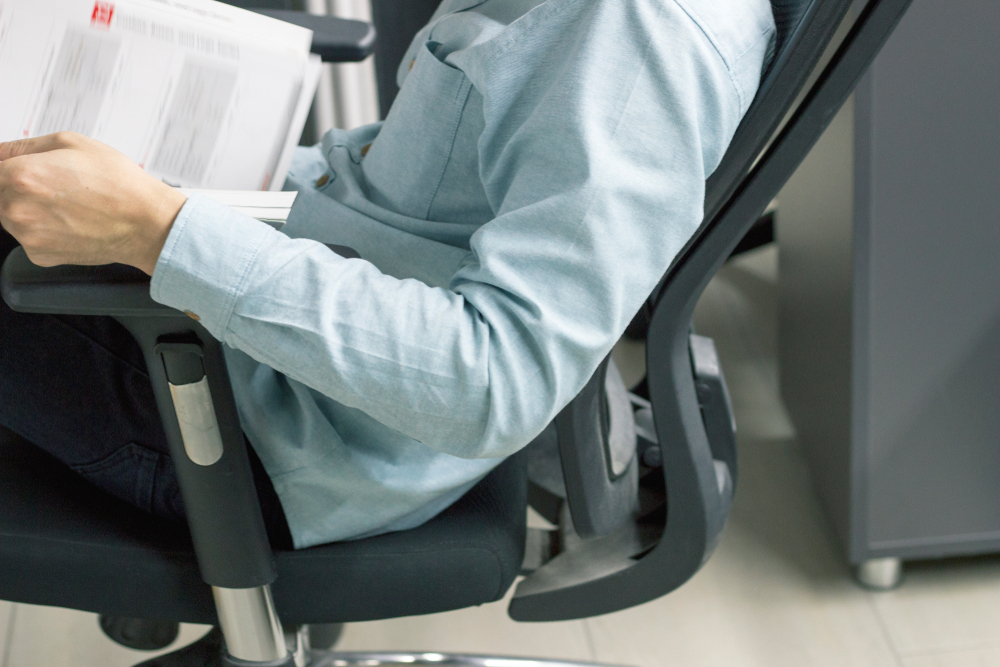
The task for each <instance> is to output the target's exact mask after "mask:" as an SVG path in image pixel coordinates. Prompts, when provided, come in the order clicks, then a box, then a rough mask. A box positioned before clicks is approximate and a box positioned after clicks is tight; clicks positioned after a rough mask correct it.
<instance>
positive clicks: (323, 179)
mask: <svg viewBox="0 0 1000 667" xmlns="http://www.w3.org/2000/svg"><path fill="white" fill-rule="evenodd" d="M329 182H330V177H329V176H327V175H326V174H323V175H322V176H320V177H319V178H318V179H316V187H317V188H321V187H323V186H324V185H326V184H327V183H329Z"/></svg>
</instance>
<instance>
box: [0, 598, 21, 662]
mask: <svg viewBox="0 0 1000 667" xmlns="http://www.w3.org/2000/svg"><path fill="white" fill-rule="evenodd" d="M17 607H18V605H16V604H14V605H11V608H10V616H9V617H8V618H7V630H6V632H4V647H3V656H0V667H7V662H8V661H9V660H10V649H11V646H13V644H14V621H15V620H16V619H17Z"/></svg>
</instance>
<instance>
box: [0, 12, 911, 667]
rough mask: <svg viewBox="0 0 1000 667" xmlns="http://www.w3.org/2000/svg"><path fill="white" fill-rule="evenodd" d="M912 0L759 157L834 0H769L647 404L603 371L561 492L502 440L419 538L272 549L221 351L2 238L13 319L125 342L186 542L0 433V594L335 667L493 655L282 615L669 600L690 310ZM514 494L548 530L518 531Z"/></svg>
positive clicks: (244, 656)
mask: <svg viewBox="0 0 1000 667" xmlns="http://www.w3.org/2000/svg"><path fill="white" fill-rule="evenodd" d="M909 2H910V0H870V2H869V3H868V4H867V6H866V7H865V8H864V9H863V10H862V11H861V13H860V15H859V16H858V18H857V20H856V21H855V23H854V26H853V28H852V30H851V31H850V33H849V34H848V37H847V38H846V40H845V41H844V43H843V44H842V45H841V46H840V48H839V50H838V51H837V53H836V55H835V56H834V58H833V60H832V61H831V62H830V64H829V65H828V66H827V67H826V68H825V69H824V71H823V73H822V75H821V76H820V77H819V79H818V81H817V82H816V83H815V84H814V86H813V88H812V89H811V90H810V92H809V93H808V94H807V95H806V96H805V97H804V99H803V101H802V102H801V103H800V105H799V106H798V108H797V110H796V111H795V113H794V114H793V116H792V117H791V119H790V121H789V122H788V123H787V124H786V125H785V127H784V128H783V129H782V130H781V132H780V133H779V134H778V136H777V137H776V138H774V140H773V141H771V143H770V146H769V147H768V148H767V150H766V151H765V152H764V154H763V156H761V157H760V159H759V160H757V161H756V163H754V160H755V158H757V156H758V155H759V154H760V153H761V151H762V150H763V149H764V148H765V145H767V143H768V141H769V139H770V138H771V135H772V134H773V133H774V131H775V128H776V127H777V126H778V124H779V122H780V121H781V119H782V118H783V117H784V116H785V114H786V112H787V111H788V110H789V109H790V108H791V106H792V104H793V102H794V100H795V99H796V96H797V94H798V93H799V92H800V90H801V89H802V88H803V87H804V82H805V81H806V78H807V76H808V75H809V73H810V71H811V70H812V69H813V68H814V67H815V66H816V63H817V62H818V60H819V58H820V56H821V54H822V52H823V51H824V49H825V47H826V46H827V45H828V43H829V41H830V39H831V38H832V36H833V33H834V31H835V29H836V28H837V26H838V24H839V22H840V21H841V20H842V18H843V17H844V16H845V15H846V13H847V11H848V9H849V6H850V5H851V0H773V1H772V5H773V9H774V14H775V18H776V20H777V23H778V39H777V44H776V45H775V55H774V58H773V61H772V64H771V66H770V68H769V71H768V72H767V73H766V74H765V76H764V79H763V82H762V85H761V88H760V90H759V92H758V94H757V97H756V99H755V101H754V103H753V105H752V106H751V108H750V110H749V112H748V113H747V115H746V117H745V118H744V119H743V122H742V124H741V125H740V127H739V129H738V131H737V133H736V136H735V138H734V140H733V142H732V145H731V146H730V148H729V150H728V152H727V153H726V156H725V158H724V160H723V162H722V164H721V166H720V167H719V168H718V169H717V170H716V172H715V173H714V174H713V175H712V177H711V178H710V179H709V180H708V188H707V195H706V205H705V211H706V217H705V222H704V223H703V224H702V225H701V227H700V229H699V230H698V232H697V233H696V234H695V236H694V238H692V239H691V241H690V242H689V243H688V245H687V246H686V247H685V249H684V250H683V252H682V253H681V254H680V255H679V256H678V257H677V259H676V260H675V261H674V262H673V264H672V265H671V267H670V269H669V270H668V271H667V273H666V274H665V276H664V279H663V281H662V282H661V284H660V285H659V286H658V288H657V290H656V291H655V292H654V293H653V295H652V297H651V298H652V302H653V303H654V304H655V308H654V309H653V316H652V321H651V325H650V335H649V345H648V351H647V364H648V368H649V391H650V401H649V402H648V403H645V404H643V403H641V402H640V404H639V405H638V406H637V409H635V410H634V414H632V415H628V414H627V413H626V414H625V415H624V416H623V415H622V411H621V410H620V409H619V408H615V407H614V406H611V405H610V404H609V401H608V400H607V398H606V394H605V384H606V382H607V381H608V380H607V378H608V374H609V371H608V364H607V362H605V363H604V364H602V365H601V367H600V368H599V369H598V371H597V372H596V373H595V374H594V376H593V378H592V379H591V380H590V382H589V383H588V384H587V386H586V387H585V388H584V390H583V391H582V392H581V394H580V395H579V396H578V397H577V398H576V399H574V400H573V401H572V402H571V403H570V404H569V405H568V406H567V407H566V408H565V409H564V410H563V411H562V412H561V413H560V414H559V416H558V418H557V419H556V423H555V427H554V429H552V430H549V431H547V432H549V433H552V432H553V431H554V433H555V435H554V437H555V438H556V443H557V447H558V451H559V454H560V458H561V461H562V468H563V472H564V477H565V490H566V494H565V501H563V500H562V499H561V498H559V497H556V496H554V495H553V494H551V493H550V492H548V491H545V490H544V489H540V488H538V487H534V486H533V487H531V488H530V489H529V485H528V484H527V480H526V473H525V460H524V455H523V454H519V455H515V456H513V457H511V458H510V459H508V460H507V461H506V462H504V463H503V464H502V465H500V466H499V467H498V468H497V469H495V470H494V471H493V472H492V473H491V474H489V475H488V476H487V477H486V478H485V479H484V480H483V481H482V482H480V483H479V484H478V485H477V486H476V487H474V488H473V489H472V490H471V491H470V492H469V493H468V494H467V495H466V496H465V497H463V498H462V499H460V500H459V501H458V502H457V503H456V504H455V505H453V506H452V507H451V508H449V509H448V510H446V511H445V512H443V513H442V514H440V515H439V516H437V517H436V518H435V519H433V520H431V521H429V522H428V523H426V524H424V525H423V526H420V527H418V528H414V529H412V530H408V531H403V532H398V533H393V534H388V535H382V536H378V537H373V538H369V539H364V540H357V541H353V542H345V543H334V544H327V545H322V546H318V547H313V548H310V549H302V550H298V551H272V550H271V548H270V546H269V545H268V543H267V538H266V534H265V531H264V524H263V520H262V518H261V513H260V509H259V505H258V503H257V497H256V493H255V490H254V485H253V482H252V478H251V473H250V468H249V465H248V459H247V453H246V449H245V445H244V440H243V436H242V432H241V430H240V426H239V421H238V418H237V416H236V411H235V406H234V402H233V398H232V394H231V389H230V387H229V380H228V376H227V373H226V370H225V364H224V360H223V357H222V354H221V348H220V344H219V343H218V342H217V341H215V340H214V339H212V338H211V337H210V336H209V335H208V334H207V332H205V331H204V330H203V329H202V328H201V327H200V326H199V325H198V324H197V323H195V322H194V321H193V320H191V319H189V318H188V317H186V316H185V315H183V314H182V313H179V312H177V311H174V310H172V309H169V308H167V307H165V306H162V305H160V304H157V303H155V302H153V301H152V300H151V299H150V297H149V288H148V277H147V276H146V275H145V274H142V273H141V272H138V271H136V270H132V269H131V268H129V267H123V266H108V267H96V268H95V267H73V266H64V267H56V268H52V269H42V268H39V267H35V266H33V265H32V264H31V263H30V262H29V261H28V260H27V257H26V255H24V253H23V251H21V250H17V251H15V252H14V253H12V254H11V255H10V257H9V258H8V259H7V261H6V262H5V264H4V266H3V271H2V292H3V298H4V299H5V300H6V301H7V303H8V304H9V305H10V306H11V307H12V308H13V309H15V310H19V311H23V312H36V313H65V314H78V315H111V316H113V317H115V318H117V319H118V320H119V321H120V322H121V323H122V324H123V325H124V326H125V327H126V328H127V329H128V330H129V331H130V332H131V333H132V334H133V335H134V336H135V338H136V340H137V341H138V342H139V344H140V346H141V347H142V349H143V350H144V354H145V358H146V363H147V365H148V367H149V371H150V376H151V379H152V381H153V384H154V389H155V393H156V399H157V404H158V407H159V409H160V412H161V416H162V419H163V423H164V428H165V430H166V432H167V435H168V439H169V443H170V447H171V452H172V454H173V459H174V462H175V465H176V466H177V472H178V477H179V480H180V485H181V491H182V493H183V497H184V503H185V506H186V508H187V513H188V519H189V527H188V528H189V531H190V532H189V533H188V532H187V531H186V530H184V529H183V528H178V527H177V526H176V525H174V524H172V523H170V522H166V521H162V520H159V519H157V518H155V517H152V516H150V515H147V514H145V513H143V512H141V511H139V510H137V509H134V508H132V507H131V506H128V505H126V504H125V503H123V502H121V501H118V500H117V499H114V498H111V497H110V496H107V495H106V494H104V493H102V492H100V491H98V490H96V489H95V488H93V487H91V486H89V485H88V484H87V483H86V482H84V481H83V480H82V479H79V478H77V477H76V476H75V475H74V474H72V473H71V472H70V471H68V470H67V469H65V468H64V467H62V466H60V465H58V464H57V463H56V462H55V461H54V460H52V459H50V458H49V457H48V456H47V455H45V454H43V453H42V452H41V451H40V450H38V449H37V448H34V447H33V446H31V445H29V444H27V443H24V442H20V441H9V442H4V443H2V444H0V508H3V509H2V512H0V598H2V599H6V600H10V601H14V602H25V603H34V604H45V605H56V606H63V607H71V608H76V609H82V610H87V611H94V612H99V613H104V614H114V615H119V616H128V617H137V618H152V619H171V620H175V621H186V622H195V623H208V624H213V625H216V626H218V627H219V630H218V631H213V632H212V633H210V635H209V636H207V637H206V639H204V640H202V641H201V642H198V643H196V644H194V645H192V646H191V647H189V648H187V649H183V650H182V651H181V652H178V653H175V654H171V655H172V657H168V658H164V659H158V660H157V661H155V662H150V663H148V664H150V665H152V664H156V665H192V666H194V665H199V666H200V665H208V664H213V665H228V666H236V665H240V666H244V667H245V666H247V665H269V666H272V667H286V666H290V665H295V666H296V667H305V666H306V665H310V666H311V667H322V666H328V665H336V666H337V667H347V666H352V665H377V664H404V663H405V664H432V663H433V664H442V663H443V664H465V665H490V664H499V663H498V662H496V661H491V660H490V659H487V658H484V657H476V656H447V655H440V654H414V655H400V654H386V655H371V654H367V655H361V654H344V653H340V654H336V653H330V652H327V651H319V650H311V649H310V648H309V644H308V642H309V637H308V633H307V632H306V631H304V630H302V629H301V628H302V627H304V626H306V625H307V624H313V623H331V622H350V621H361V620H373V619H382V618H390V617H398V616H406V615H413V614H425V613H431V612H437V611H444V610H448V609H458V608H461V607H466V606H470V605H476V604H482V603H485V602H491V601H495V600H497V599H500V598H501V597H502V596H503V595H504V593H505V592H506V591H507V589H508V588H509V587H510V585H511V584H512V582H513V581H514V579H515V577H516V576H517V575H518V574H519V573H520V572H522V568H523V571H524V572H525V573H526V577H525V578H524V579H523V580H522V581H520V583H519V584H518V585H517V588H516V591H515V593H514V596H513V599H512V600H511V603H510V607H509V614H510V616H511V617H512V618H514V619H515V620H518V621H550V620H563V619H572V618H582V617H588V616H594V615H598V614H604V613H608V612H613V611H616V610H619V609H624V608H627V607H631V606H634V605H638V604H641V603H643V602H646V601H649V600H652V599H654V598H657V597H659V596H661V595H664V594H666V593H668V592H670V591H671V590H674V589H675V588H677V587H678V586H680V585H681V584H683V583H684V582H685V581H687V580H688V579H689V578H690V577H691V576H693V575H694V573H695V572H697V571H698V569H699V568H700V567H701V565H702V564H703V563H704V562H705V561H706V560H707V558H708V557H709V556H710V555H711V553H712V550H713V548H714V546H715V544H716V543H717V541H718V539H719V536H720V533H721V531H722V528H723V525H724V523H725V520H726V517H727V514H728V511H729V507H730V503H731V501H732V496H733V492H734V490H735V487H736V481H737V468H736V452H735V447H734V437H733V424H732V416H731V411H730V408H729V403H728V397H727V396H726V392H725V383H724V380H723V378H722V374H721V371H720V369H719V365H718V359H717V358H716V357H715V355H714V351H713V347H712V345H711V342H710V341H709V340H708V339H703V338H699V337H696V336H692V334H691V327H690V319H691V313H692V311H693V309H694V305H695V302H696V301H697V299H698V296H699V295H700V294H701V291H702V290H703V289H704V287H705V285H706V284H707V282H708V281H709V279H710V278H711V277H712V275H713V274H714V273H715V271H716V270H717V269H718V267H719V266H720V265H721V264H722V262H723V261H724V260H725V258H726V257H727V256H728V255H729V254H730V252H731V251H732V250H733V248H734V247H735V246H736V244H737V243H738V242H739V240H740V239H741V238H742V236H743V235H744V234H745V232H746V230H747V229H748V228H749V227H750V226H751V225H752V224H753V223H754V221H755V220H756V219H757V218H758V216H759V215H760V213H761V212H762V211H763V210H764V208H765V207H766V205H767V203H768V202H769V201H770V200H771V198H772V197H773V196H774V194H775V193H776V192H777V190H778V189H779V188H780V187H781V185H782V184H783V183H784V182H785V180H786V179H787V178H788V177H789V176H790V175H791V173H792V172H793V171H794V169H795V167H796V166H797V165H798V164H799V162H800V161H801V160H802V158H803V157H804V156H805V155H806V153H807V152H808V150H809V149H810V147H811V146H812V144H813V143H814V142H815V141H816V139H817V138H818V137H819V135H820V134H821V132H822V130H823V129H824V128H825V127H826V125H827V123H828V122H829V120H830V119H831V118H832V117H833V115H834V113H835V112H836V110H837V109H838V108H839V107H840V106H841V104H842V103H843V101H844V100H845V99H846V98H847V96H848V94H849V93H850V92H851V90H852V89H853V87H854V85H855V84H856V82H857V80H858V79H859V78H860V76H861V75H862V73H863V72H864V70H865V69H866V68H867V66H868V64H870V62H871V61H872V59H873V58H874V57H875V55H876V53H877V52H878V50H879V48H880V47H881V45H882V44H883V43H884V41H885V40H886V38H887V37H888V35H889V34H890V33H891V31H892V28H893V27H894V26H895V24H896V22H897V21H898V20H899V18H900V17H901V16H902V14H903V12H904V11H905V10H906V8H907V7H908V5H909ZM331 25H332V24H331ZM330 31H331V32H332V31H333V30H332V29H330ZM321 33H322V31H321ZM321 33H318V37H317V39H322V34H321ZM340 252H341V253H342V254H345V255H349V254H350V251H349V250H348V249H340ZM206 399H207V401H208V402H206ZM193 413H196V414H200V415H202V418H201V419H202V420H201V421H200V423H199V424H197V425H198V426H199V427H200V428H197V429H196V428H193V427H192V424H193V421H194V422H197V421H198V420H197V419H194V420H192V417H191V415H192V414H193ZM206 415H214V418H210V417H206ZM179 416H180V417H179ZM628 418H631V419H632V421H633V422H634V423H631V422H630V423H628V424H626V426H629V424H631V427H632V428H634V429H635V431H636V432H637V433H638V436H637V438H636V440H635V441H633V443H634V444H633V443H629V442H627V441H626V444H629V445H630V446H631V447H632V451H630V452H627V453H626V455H625V456H622V451H621V450H620V449H618V448H617V447H614V446H613V444H614V443H615V442H616V441H618V440H620V439H621V438H620V436H621V433H622V432H623V431H622V423H623V419H625V420H627V419H628ZM625 431H626V432H627V431H628V428H626V429H625ZM529 499H530V502H531V504H532V505H533V506H535V507H536V508H537V509H538V510H539V511H540V512H542V513H543V514H544V515H546V516H547V517H548V518H550V519H552V520H554V522H555V523H557V524H558V526H559V528H558V529H557V530H555V531H551V532H548V533H537V532H533V533H530V534H529V533H528V531H527V530H526V527H525V526H526V523H525V514H526V511H525V510H526V506H527V504H528V503H529ZM206 584H208V585H206ZM279 618H280V622H279ZM282 622H284V624H285V625H284V626H283V625H282ZM283 628H284V629H288V633H287V634H286V633H285V632H284V629H283ZM503 664H504V665H505V667H517V665H525V666H526V665H528V664H543V665H545V664H550V665H557V664H567V663H552V662H547V661H527V662H525V661H518V660H509V659H503Z"/></svg>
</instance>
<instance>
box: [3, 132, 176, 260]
mask: <svg viewBox="0 0 1000 667" xmlns="http://www.w3.org/2000/svg"><path fill="white" fill-rule="evenodd" d="M185 201H186V197H185V196H184V195H182V194H181V193H180V192H178V191H177V190H175V189H174V188H171V187H170V186H169V185H166V184H164V183H161V182H160V181H158V180H156V179H155V178H153V177H152V176H150V175H149V174H147V173H146V172H144V171H143V170H142V169H140V168H139V167H138V166H137V165H136V164H135V163H133V162H132V161H131V160H129V159H128V158H127V157H125V156H124V155H122V154H121V153H119V152H118V151H116V150H115V149H113V148H111V147H110V146H107V145H105V144H102V143H101V142H99V141H95V140H93V139H88V138H87V137H84V136H82V135H79V134H76V133H74V132H59V133H57V134H49V135H46V136H44V137H36V138H33V139H21V140H19V141H11V142H7V143H2V144H0V224H2V225H3V227H4V229H6V230H7V231H8V232H10V233H11V234H12V235H13V236H14V238H16V239H17V240H18V241H20V242H21V245H22V246H23V247H24V250H25V252H27V253H28V258H29V259H30V260H31V261H32V262H34V263H35V264H38V265H39V266H55V265H57V264H111V263H115V262H120V263H122V264H130V265H132V266H135V267H137V268H139V269H142V270H143V271H145V272H146V273H148V274H150V275H152V274H153V269H154V268H155V267H156V260H157V259H158V258H159V256H160V251H162V250H163V244H164V243H165V242H166V240H167V235H168V234H169V233H170V227H171V226H172V225H173V223H174V218H176V217H177V213H178V212H180V210H181V207H182V206H184V202H185Z"/></svg>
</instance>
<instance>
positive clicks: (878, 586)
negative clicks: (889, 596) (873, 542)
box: [854, 558, 903, 591]
mask: <svg viewBox="0 0 1000 667" xmlns="http://www.w3.org/2000/svg"><path fill="white" fill-rule="evenodd" d="M854 574H855V577H856V578H857V580H858V583H859V584H861V585H862V586H864V587H865V588H869V589H871V590H875V591H888V590H892V589H893V588H896V587H897V586H899V584H900V582H901V581H902V580H903V561H901V560H900V559H898V558H873V559H871V560H866V561H865V562H863V563H861V564H860V565H858V567H857V569H856V570H855V573H854Z"/></svg>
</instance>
